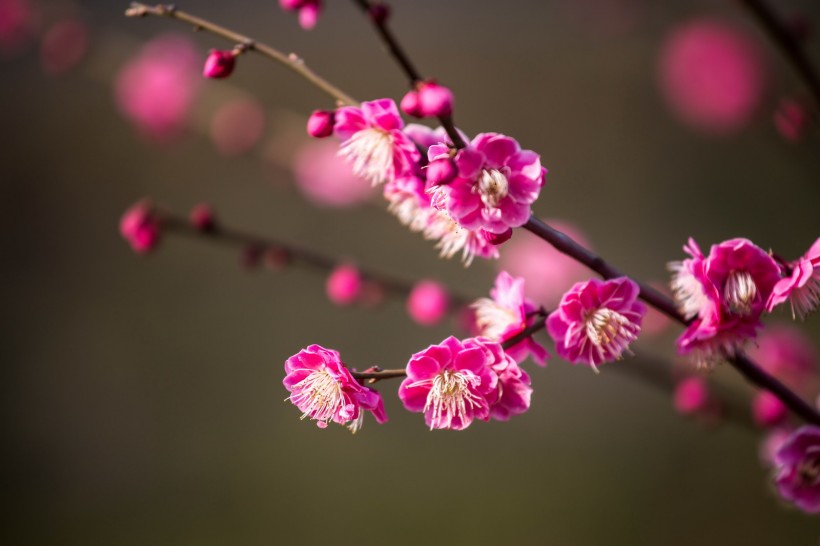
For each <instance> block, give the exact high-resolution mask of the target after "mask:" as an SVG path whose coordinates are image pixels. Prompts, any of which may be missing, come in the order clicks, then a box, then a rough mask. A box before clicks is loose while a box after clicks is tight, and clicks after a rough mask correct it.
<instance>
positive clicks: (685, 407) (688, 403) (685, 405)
mask: <svg viewBox="0 0 820 546" xmlns="http://www.w3.org/2000/svg"><path fill="white" fill-rule="evenodd" d="M709 398H710V397H709V387H708V386H707V385H706V381H704V380H703V378H701V377H688V378H686V379H684V380H683V381H681V382H680V383H678V384H677V386H676V387H675V396H674V403H675V409H676V410H677V411H678V413H680V414H681V415H693V414H695V413H699V412H702V411H704V410H706V409H707V407H708V406H709Z"/></svg>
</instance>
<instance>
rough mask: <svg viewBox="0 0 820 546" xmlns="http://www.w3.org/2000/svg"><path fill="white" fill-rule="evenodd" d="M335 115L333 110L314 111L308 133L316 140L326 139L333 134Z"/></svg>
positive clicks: (308, 123) (308, 125) (309, 119)
mask: <svg viewBox="0 0 820 546" xmlns="http://www.w3.org/2000/svg"><path fill="white" fill-rule="evenodd" d="M334 118H335V113H334V112H333V111H332V110H314V111H313V113H312V114H311V115H310V117H309V118H308V122H307V132H308V134H309V135H310V136H312V137H314V138H325V137H329V136H330V135H332V134H333V123H334Z"/></svg>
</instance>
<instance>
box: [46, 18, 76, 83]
mask: <svg viewBox="0 0 820 546" xmlns="http://www.w3.org/2000/svg"><path fill="white" fill-rule="evenodd" d="M87 52H88V27H87V26H86V24H85V23H84V22H82V21H80V20H79V19H63V20H62V21H58V22H57V23H55V24H54V25H52V26H51V27H50V28H49V29H48V30H47V31H46V33H45V35H44V36H43V40H42V43H41V45H40V60H41V62H42V64H43V70H45V72H46V74H49V75H51V76H57V75H60V74H64V73H66V72H68V71H69V70H71V69H72V68H74V67H75V66H77V64H79V62H80V61H81V60H82V59H83V57H85V55H86V53H87Z"/></svg>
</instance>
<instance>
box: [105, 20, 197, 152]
mask: <svg viewBox="0 0 820 546" xmlns="http://www.w3.org/2000/svg"><path fill="white" fill-rule="evenodd" d="M199 82H200V75H199V61H198V54H197V51H196V49H195V48H194V46H193V44H192V42H191V41H190V39H188V38H187V37H184V36H178V35H175V34H170V35H164V36H160V37H159V38H155V39H154V40H152V41H150V42H148V43H147V44H146V45H145V46H143V48H142V49H141V50H140V52H139V53H137V54H136V55H135V56H134V57H132V58H131V59H130V60H129V61H128V62H127V63H126V64H125V65H124V66H123V67H122V68H121V69H120V72H119V74H118V75H117V78H116V82H115V98H116V100H117V105H118V106H119V108H120V110H121V111H122V113H123V114H124V115H125V117H126V118H128V119H129V120H130V121H131V122H133V123H134V125H135V126H136V127H137V129H139V130H140V131H141V132H142V133H143V134H146V135H147V136H150V137H152V138H155V139H157V140H168V139H170V138H173V137H175V136H177V135H178V134H179V133H180V131H181V130H182V128H183V127H184V126H185V123H186V121H187V118H188V114H189V111H190V109H191V105H192V104H193V101H194V99H195V98H196V94H197V90H198V87H199Z"/></svg>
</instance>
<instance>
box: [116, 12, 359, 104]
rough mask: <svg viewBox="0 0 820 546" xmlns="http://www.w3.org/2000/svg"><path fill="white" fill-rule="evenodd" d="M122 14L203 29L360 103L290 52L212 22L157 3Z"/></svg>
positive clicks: (336, 95) (341, 100)
mask: <svg viewBox="0 0 820 546" xmlns="http://www.w3.org/2000/svg"><path fill="white" fill-rule="evenodd" d="M125 15H126V17H146V16H148V15H156V16H159V17H169V18H171V19H177V20H179V21H182V22H184V23H189V24H191V25H193V27H194V30H205V31H207V32H210V33H211V34H215V35H216V36H221V37H222V38H225V39H226V40H229V41H231V42H234V43H236V44H238V45H239V46H241V47H242V48H243V49H245V50H248V51H255V52H257V53H259V54H260V55H262V56H264V57H267V58H269V59H271V60H273V61H275V62H277V63H279V64H281V65H283V66H286V67H287V68H289V69H291V70H293V71H294V72H296V73H297V74H299V75H300V76H302V77H303V78H305V79H306V80H308V81H309V82H310V83H312V84H313V85H315V86H316V87H318V88H319V89H321V90H322V91H324V92H325V93H327V94H328V95H330V96H331V97H333V98H335V99H336V100H337V101H338V102H339V103H341V104H343V105H348V106H356V105H358V104H359V103H358V101H356V99H354V98H352V97H351V96H350V95H348V94H346V93H345V92H344V91H342V90H341V89H339V88H337V87H336V86H334V85H332V84H331V83H330V82H328V81H327V80H325V79H324V78H322V77H321V76H319V75H318V74H316V73H315V72H313V71H312V70H311V69H310V68H308V67H307V66H306V65H305V62H304V61H303V60H302V59H301V58H299V57H298V56H297V55H295V54H293V53H291V54H289V55H286V54H284V53H282V52H281V51H279V50H277V49H274V48H273V47H271V46H269V45H267V44H263V43H261V42H257V41H256V40H254V39H252V38H249V37H248V36H244V35H242V34H239V33H238V32H235V31H233V30H230V29H228V28H225V27H223V26H220V25H217V24H216V23H212V22H210V21H207V20H205V19H202V18H200V17H197V16H195V15H191V14H189V13H186V12H184V11H180V10H178V9H177V8H176V7H175V6H174V5H162V4H157V5H155V6H148V5H146V4H142V3H140V2H132V3H131V7H130V8H128V9H127V10H126V11H125Z"/></svg>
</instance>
